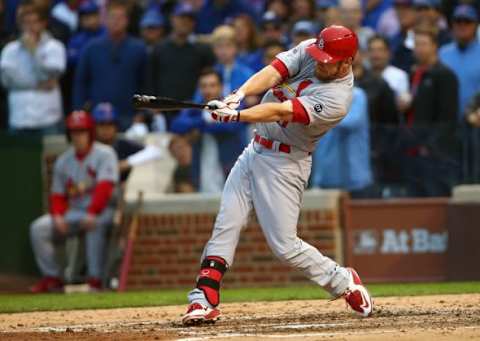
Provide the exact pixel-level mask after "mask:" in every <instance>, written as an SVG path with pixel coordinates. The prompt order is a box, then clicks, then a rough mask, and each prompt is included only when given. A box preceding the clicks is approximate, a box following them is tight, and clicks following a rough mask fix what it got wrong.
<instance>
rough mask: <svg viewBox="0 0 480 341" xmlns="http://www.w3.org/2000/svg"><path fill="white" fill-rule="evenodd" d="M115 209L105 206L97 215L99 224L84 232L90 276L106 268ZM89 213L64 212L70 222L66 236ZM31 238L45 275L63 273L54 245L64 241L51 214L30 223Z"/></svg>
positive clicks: (97, 276) (73, 233)
mask: <svg viewBox="0 0 480 341" xmlns="http://www.w3.org/2000/svg"><path fill="white" fill-rule="evenodd" d="M113 212H114V211H113V209H112V208H106V209H104V210H103V212H102V213H101V214H100V215H98V216H97V218H96V226H95V228H94V229H93V230H91V231H88V232H86V233H85V248H86V250H85V255H86V261H87V272H88V273H87V275H88V277H95V278H101V276H102V270H103V254H104V252H105V250H104V248H105V239H106V233H107V229H108V228H109V227H110V226H111V224H112V221H113ZM85 215H86V212H85V211H79V210H69V211H67V212H66V214H65V221H66V222H67V224H68V234H67V236H72V235H75V234H78V233H80V232H81V231H82V229H81V227H80V224H79V223H80V221H81V220H82V219H83V217H84V216H85ZM30 239H31V242H32V247H33V252H34V254H35V260H36V262H37V265H38V267H39V268H40V271H41V272H42V275H43V276H54V277H60V274H61V270H60V267H59V265H58V264H57V262H56V259H55V247H56V245H57V244H58V243H62V242H64V241H65V236H61V235H60V234H59V233H58V232H57V231H56V229H55V227H54V226H53V219H52V216H51V215H50V214H45V215H43V216H41V217H40V218H38V219H36V220H35V221H34V222H33V223H32V224H31V225H30Z"/></svg>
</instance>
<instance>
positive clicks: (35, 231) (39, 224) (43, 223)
mask: <svg viewBox="0 0 480 341" xmlns="http://www.w3.org/2000/svg"><path fill="white" fill-rule="evenodd" d="M52 229H53V222H52V217H51V216H50V215H49V214H45V215H43V216H41V217H39V218H37V219H35V220H34V221H33V222H32V223H31V224H30V237H31V239H32V240H35V239H43V238H49V237H51V235H52Z"/></svg>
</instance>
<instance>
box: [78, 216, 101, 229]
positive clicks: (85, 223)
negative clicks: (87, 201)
mask: <svg viewBox="0 0 480 341" xmlns="http://www.w3.org/2000/svg"><path fill="white" fill-rule="evenodd" d="M96 222H97V217H96V216H95V215H94V214H91V213H87V215H86V216H85V217H84V218H83V220H82V222H81V225H82V227H83V228H84V229H85V231H92V230H93V229H94V228H95V224H96Z"/></svg>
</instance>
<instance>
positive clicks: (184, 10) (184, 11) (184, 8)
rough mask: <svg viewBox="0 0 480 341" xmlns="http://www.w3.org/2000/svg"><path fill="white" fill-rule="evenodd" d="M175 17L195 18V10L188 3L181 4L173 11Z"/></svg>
mask: <svg viewBox="0 0 480 341" xmlns="http://www.w3.org/2000/svg"><path fill="white" fill-rule="evenodd" d="M172 14H173V15H176V16H188V17H195V14H196V13H195V9H194V8H193V6H192V5H190V4H188V3H180V4H178V5H177V6H176V7H175V9H174V10H173V13H172Z"/></svg>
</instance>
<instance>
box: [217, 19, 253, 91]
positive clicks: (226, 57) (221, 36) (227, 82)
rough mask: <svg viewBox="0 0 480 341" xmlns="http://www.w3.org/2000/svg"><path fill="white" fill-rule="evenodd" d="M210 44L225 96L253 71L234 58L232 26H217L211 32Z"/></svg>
mask: <svg viewBox="0 0 480 341" xmlns="http://www.w3.org/2000/svg"><path fill="white" fill-rule="evenodd" d="M212 45H213V52H214V54H215V56H216V57H217V62H218V63H217V64H216V65H215V70H216V71H217V72H218V73H220V75H221V76H222V79H223V95H224V96H227V95H228V94H230V93H231V92H232V91H233V90H235V89H237V88H239V87H240V86H241V85H242V84H243V83H245V82H246V81H247V79H249V78H250V76H252V75H253V71H252V69H250V68H249V67H248V66H246V65H245V64H242V63H241V62H239V61H238V60H237V59H236V56H237V44H236V39H235V30H234V29H233V28H232V27H230V26H220V27H217V28H216V29H215V31H213V33H212Z"/></svg>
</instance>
